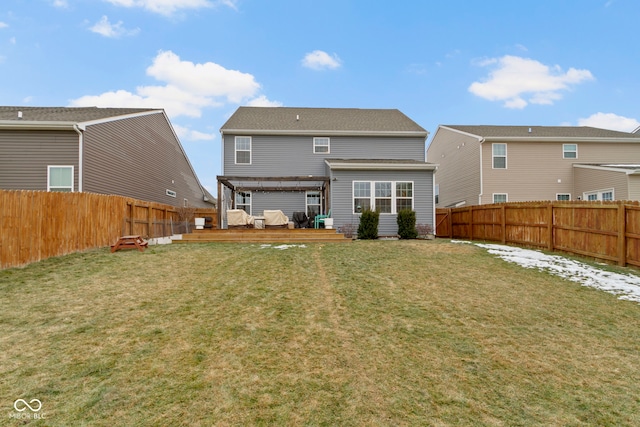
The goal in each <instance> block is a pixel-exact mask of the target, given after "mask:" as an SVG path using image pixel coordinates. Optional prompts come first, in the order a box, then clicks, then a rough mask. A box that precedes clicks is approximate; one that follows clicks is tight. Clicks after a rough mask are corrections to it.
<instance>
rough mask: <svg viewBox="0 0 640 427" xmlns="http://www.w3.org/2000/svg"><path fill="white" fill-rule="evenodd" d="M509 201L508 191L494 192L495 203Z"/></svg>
mask: <svg viewBox="0 0 640 427" xmlns="http://www.w3.org/2000/svg"><path fill="white" fill-rule="evenodd" d="M508 201H509V197H508V195H507V193H493V203H507V202H508Z"/></svg>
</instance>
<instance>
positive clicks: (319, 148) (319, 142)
mask: <svg viewBox="0 0 640 427" xmlns="http://www.w3.org/2000/svg"><path fill="white" fill-rule="evenodd" d="M329 147H330V140H329V138H325V137H322V138H313V154H327V153H330V151H329Z"/></svg>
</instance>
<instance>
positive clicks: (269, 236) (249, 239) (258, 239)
mask: <svg viewBox="0 0 640 427" xmlns="http://www.w3.org/2000/svg"><path fill="white" fill-rule="evenodd" d="M208 242H237V243H332V242H336V243H347V242H351V239H350V238H346V237H345V236H344V234H342V233H338V232H336V230H329V229H319V230H316V229H308V228H303V229H300V228H297V229H293V230H291V229H231V230H212V231H209V232H207V233H193V234H183V235H182V239H176V240H173V243H208Z"/></svg>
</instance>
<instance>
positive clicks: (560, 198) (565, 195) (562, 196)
mask: <svg viewBox="0 0 640 427" xmlns="http://www.w3.org/2000/svg"><path fill="white" fill-rule="evenodd" d="M556 200H558V201H559V202H566V201H569V200H571V194H569V193H558V194H556Z"/></svg>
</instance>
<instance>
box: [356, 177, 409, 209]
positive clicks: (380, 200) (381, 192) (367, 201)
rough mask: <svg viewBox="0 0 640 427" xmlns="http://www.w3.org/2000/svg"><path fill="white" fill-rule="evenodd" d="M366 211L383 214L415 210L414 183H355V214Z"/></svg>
mask: <svg viewBox="0 0 640 427" xmlns="http://www.w3.org/2000/svg"><path fill="white" fill-rule="evenodd" d="M372 189H373V191H372ZM366 209H372V210H377V211H379V212H380V213H381V214H396V213H398V211H400V210H402V209H413V182H411V181H354V182H353V213H356V214H357V213H362V211H364V210H366Z"/></svg>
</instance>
